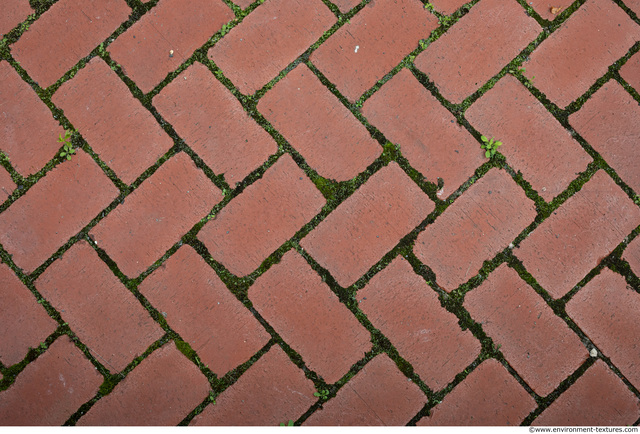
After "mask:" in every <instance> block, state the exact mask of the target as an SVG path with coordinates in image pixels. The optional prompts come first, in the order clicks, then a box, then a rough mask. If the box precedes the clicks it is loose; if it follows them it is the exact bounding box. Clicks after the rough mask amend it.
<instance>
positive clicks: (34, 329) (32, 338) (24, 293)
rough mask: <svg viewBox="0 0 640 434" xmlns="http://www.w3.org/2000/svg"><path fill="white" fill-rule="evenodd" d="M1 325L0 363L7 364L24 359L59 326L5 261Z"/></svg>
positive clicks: (0, 288) (1, 276)
mask: <svg viewBox="0 0 640 434" xmlns="http://www.w3.org/2000/svg"><path fill="white" fill-rule="evenodd" d="M0 324H1V325H0V330H2V331H1V332H0V362H2V364H4V365H5V366H11V365H13V364H15V363H18V362H20V361H22V359H24V356H26V355H27V351H28V350H29V347H31V348H36V347H37V346H38V345H40V342H44V340H45V339H46V338H47V337H48V336H49V335H50V334H51V333H53V332H54V331H55V329H56V327H57V326H58V324H57V323H56V322H55V321H54V320H53V319H52V318H51V317H49V315H47V311H46V310H45V309H44V307H42V306H40V305H38V303H37V301H36V298H35V297H34V295H33V294H32V293H31V291H29V289H28V288H27V287H26V286H24V285H23V284H22V282H20V280H19V279H18V277H17V276H16V275H15V274H13V271H11V269H10V268H9V267H8V266H6V265H4V264H0Z"/></svg>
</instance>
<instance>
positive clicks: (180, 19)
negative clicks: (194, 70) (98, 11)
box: [109, 0, 234, 93]
mask: <svg viewBox="0 0 640 434" xmlns="http://www.w3.org/2000/svg"><path fill="white" fill-rule="evenodd" d="M233 17H234V15H233V12H232V11H231V9H230V8H229V7H228V6H227V5H225V4H224V2H222V0H191V1H188V2H185V1H182V0H160V2H158V4H157V6H156V7H154V8H153V9H151V10H150V11H149V12H148V13H147V14H146V15H144V16H143V17H142V18H141V19H140V21H138V22H137V23H136V24H134V25H133V26H132V27H131V28H130V29H128V30H127V31H126V32H125V33H124V34H123V35H122V36H120V37H119V38H118V39H116V41H115V42H114V43H113V44H111V45H110V46H109V53H110V54H111V57H112V58H113V60H115V61H116V62H117V63H119V64H120V65H122V69H123V71H124V72H125V74H127V76H129V78H131V79H132V80H133V81H135V82H136V84H137V85H138V87H139V88H140V89H141V90H142V91H143V92H144V93H147V92H150V91H151V90H153V88H154V87H155V86H156V85H157V84H159V83H160V82H161V81H162V80H163V79H164V78H165V76H166V75H167V74H168V73H169V72H171V71H173V70H175V69H177V68H178V66H180V64H181V63H182V62H184V61H185V60H187V59H188V58H189V57H191V54H193V52H194V51H195V50H196V49H197V48H198V47H200V46H201V45H203V44H204V43H205V42H207V40H208V39H209V38H210V37H211V36H213V34H214V33H216V32H217V31H218V30H220V29H221V28H222V26H223V25H224V24H226V23H227V22H228V21H231V20H232V19H233Z"/></svg>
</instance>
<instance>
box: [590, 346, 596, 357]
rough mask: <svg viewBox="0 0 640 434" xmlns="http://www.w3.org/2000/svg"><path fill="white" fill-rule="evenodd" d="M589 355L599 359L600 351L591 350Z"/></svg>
mask: <svg viewBox="0 0 640 434" xmlns="http://www.w3.org/2000/svg"><path fill="white" fill-rule="evenodd" d="M589 355H590V356H591V357H598V350H596V349H595V348H591V351H589Z"/></svg>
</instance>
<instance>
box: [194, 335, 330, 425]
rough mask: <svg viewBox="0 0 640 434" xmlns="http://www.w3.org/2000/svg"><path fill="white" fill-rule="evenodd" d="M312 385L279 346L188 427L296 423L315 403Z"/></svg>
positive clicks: (261, 359)
mask: <svg viewBox="0 0 640 434" xmlns="http://www.w3.org/2000/svg"><path fill="white" fill-rule="evenodd" d="M314 392H315V389H314V387H313V383H312V382H311V381H310V380H308V379H306V378H305V376H304V372H302V370H300V369H298V368H297V367H296V366H295V365H294V364H293V363H292V362H291V360H289V358H288V356H287V355H286V354H285V353H284V351H282V349H281V348H280V347H279V346H277V345H276V346H274V347H273V348H271V349H270V350H269V352H267V353H266V354H265V355H264V356H262V357H261V358H260V359H259V360H258V361H257V362H255V364H254V365H253V366H251V367H250V368H249V370H248V371H247V372H246V374H244V375H243V376H242V377H240V379H239V380H238V381H237V382H236V383H235V384H233V385H231V386H230V387H229V388H228V389H227V390H225V391H224V392H223V393H222V395H220V396H218V397H217V398H216V402H215V404H213V403H212V404H210V405H209V406H208V407H207V408H205V409H204V411H203V412H202V413H201V414H199V415H198V416H196V417H195V418H194V419H193V422H192V425H223V426H246V425H261V426H278V425H279V424H280V423H287V421H289V420H297V419H298V418H299V417H300V416H302V414H303V413H304V412H305V411H307V409H308V408H309V407H310V406H311V405H312V404H313V403H314V402H315V401H316V400H317V399H316V398H314V396H313V393H314Z"/></svg>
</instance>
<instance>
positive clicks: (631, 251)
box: [622, 236, 640, 276]
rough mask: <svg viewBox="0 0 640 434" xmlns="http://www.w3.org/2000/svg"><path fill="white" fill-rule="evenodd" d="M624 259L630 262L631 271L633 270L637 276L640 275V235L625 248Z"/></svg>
mask: <svg viewBox="0 0 640 434" xmlns="http://www.w3.org/2000/svg"><path fill="white" fill-rule="evenodd" d="M622 259H624V260H626V261H627V262H628V263H629V265H630V266H631V271H633V272H634V273H635V274H636V276H640V236H638V237H636V238H635V239H634V240H633V241H631V242H630V243H629V245H628V246H627V248H626V249H625V250H624V254H623V255H622Z"/></svg>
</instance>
